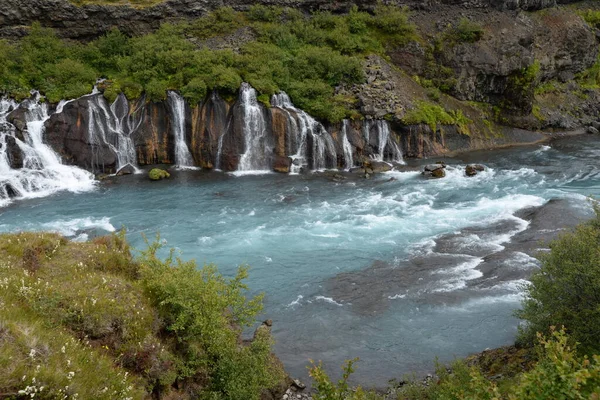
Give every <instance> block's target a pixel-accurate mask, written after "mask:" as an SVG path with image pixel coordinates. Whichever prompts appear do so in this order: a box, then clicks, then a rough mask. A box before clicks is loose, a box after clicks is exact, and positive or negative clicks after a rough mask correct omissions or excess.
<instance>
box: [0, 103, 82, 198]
mask: <svg viewBox="0 0 600 400" xmlns="http://www.w3.org/2000/svg"><path fill="white" fill-rule="evenodd" d="M17 107H19V105H18V104H16V103H15V102H13V101H12V100H6V99H0V207H1V206H4V205H6V204H9V203H10V202H11V201H12V198H34V197H43V196H48V195H49V194H52V193H55V192H57V191H60V190H69V191H72V192H81V191H89V190H91V189H93V187H94V181H93V176H92V174H90V173H89V172H86V171H84V170H82V169H79V168H77V167H72V166H67V165H63V164H62V163H61V161H60V158H59V156H58V155H57V154H56V153H55V152H54V151H53V150H52V149H51V148H50V147H49V146H48V145H46V144H45V143H44V140H43V133H44V123H45V122H46V120H47V119H48V118H49V117H50V114H49V111H48V105H47V104H46V103H43V102H40V99H39V95H38V94H35V97H34V98H32V99H30V100H26V101H25V102H23V103H22V104H21V105H20V107H24V108H25V109H26V112H25V119H26V124H27V129H26V132H24V137H23V140H21V139H19V138H18V137H17V136H16V132H15V128H14V126H12V125H11V124H9V123H8V122H7V117H8V114H9V113H10V112H11V111H13V110H15V109H16V108H17ZM59 111H60V109H59ZM9 145H11V146H13V149H12V151H11V153H13V154H16V155H18V157H20V158H22V168H17V167H15V166H14V164H13V162H14V161H15V160H11V156H10V154H9ZM14 146H17V148H14ZM13 167H14V168H13Z"/></svg>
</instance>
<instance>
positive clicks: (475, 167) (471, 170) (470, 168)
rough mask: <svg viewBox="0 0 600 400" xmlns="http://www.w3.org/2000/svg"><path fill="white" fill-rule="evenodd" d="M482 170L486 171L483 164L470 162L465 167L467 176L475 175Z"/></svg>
mask: <svg viewBox="0 0 600 400" xmlns="http://www.w3.org/2000/svg"><path fill="white" fill-rule="evenodd" d="M482 171H485V167H484V166H483V165H481V164H469V165H467V166H466V167H465V173H466V174H467V176H475V175H477V174H478V173H479V172H482Z"/></svg>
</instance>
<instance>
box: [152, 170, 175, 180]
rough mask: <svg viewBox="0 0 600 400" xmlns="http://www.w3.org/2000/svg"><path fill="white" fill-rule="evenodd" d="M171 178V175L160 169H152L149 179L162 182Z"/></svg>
mask: <svg viewBox="0 0 600 400" xmlns="http://www.w3.org/2000/svg"><path fill="white" fill-rule="evenodd" d="M170 177H171V174H169V173H168V172H167V171H165V170H164V169H160V168H152V169H151V170H150V172H148V178H150V180H151V181H160V180H161V179H167V178H170Z"/></svg>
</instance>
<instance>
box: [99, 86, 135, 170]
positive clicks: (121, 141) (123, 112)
mask: <svg viewBox="0 0 600 400" xmlns="http://www.w3.org/2000/svg"><path fill="white" fill-rule="evenodd" d="M89 99H90V100H89V108H88V113H89V122H88V123H89V126H88V140H89V142H90V144H91V146H92V149H93V150H92V152H94V150H96V151H98V150H99V148H100V146H102V145H106V146H108V147H109V148H110V149H111V151H113V152H114V153H115V155H116V156H117V168H116V169H117V171H118V170H120V169H121V168H123V167H125V166H126V165H131V166H132V167H133V168H134V169H135V171H136V173H137V172H138V171H139V170H138V168H137V156H136V152H135V145H134V143H133V138H132V134H133V133H134V132H135V131H136V130H137V129H138V128H139V127H140V125H141V123H142V118H140V117H137V116H136V114H139V110H135V111H134V112H133V113H130V111H129V103H128V101H127V98H126V97H125V95H124V94H122V93H121V94H119V96H117V98H116V99H115V101H114V102H113V104H111V105H110V107H109V106H108V103H107V102H106V99H105V98H104V96H103V95H100V94H98V95H91V96H89ZM94 168H95V169H97V170H102V168H100V165H94Z"/></svg>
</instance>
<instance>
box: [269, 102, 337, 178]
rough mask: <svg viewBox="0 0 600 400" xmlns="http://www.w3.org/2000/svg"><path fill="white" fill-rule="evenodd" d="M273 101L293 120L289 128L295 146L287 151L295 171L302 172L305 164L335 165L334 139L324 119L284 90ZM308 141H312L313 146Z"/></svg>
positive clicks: (311, 167)
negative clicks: (297, 103) (302, 107)
mask: <svg viewBox="0 0 600 400" xmlns="http://www.w3.org/2000/svg"><path fill="white" fill-rule="evenodd" d="M271 105H272V106H273V107H278V108H281V109H282V110H285V111H286V112H287V113H288V116H289V118H288V120H289V121H290V123H291V126H290V130H289V131H290V132H291V134H292V137H291V138H289V139H288V143H290V144H291V147H292V148H290V149H288V153H289V154H291V158H292V160H293V163H292V168H291V172H292V173H297V172H300V170H301V169H302V168H308V169H311V170H317V171H319V170H324V169H328V168H335V167H336V162H337V153H336V150H335V143H334V141H333V138H332V137H331V134H330V133H329V132H327V130H326V129H325V127H324V126H323V125H322V124H321V123H319V122H317V121H316V120H315V119H314V118H313V117H311V116H310V115H308V114H307V113H306V112H304V111H302V110H300V109H298V108H296V107H294V105H293V104H292V101H291V100H290V98H289V96H288V95H287V94H286V93H285V92H281V93H279V94H276V95H274V96H273V97H272V98H271ZM309 141H310V142H312V146H311V145H310V143H309ZM309 152H310V154H312V160H313V162H312V165H309V162H308V160H309V158H310V154H309Z"/></svg>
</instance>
